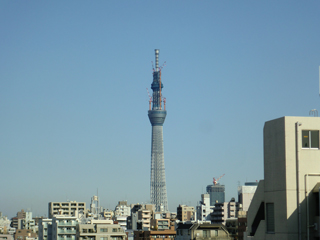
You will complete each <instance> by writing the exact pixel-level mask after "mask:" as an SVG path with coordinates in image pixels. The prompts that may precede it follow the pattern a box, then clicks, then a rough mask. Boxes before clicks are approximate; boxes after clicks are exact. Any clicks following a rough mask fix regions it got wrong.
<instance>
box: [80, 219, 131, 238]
mask: <svg viewBox="0 0 320 240" xmlns="http://www.w3.org/2000/svg"><path fill="white" fill-rule="evenodd" d="M126 239H127V235H126V233H125V231H124V230H123V228H122V227H121V226H120V225H119V224H113V222H112V221H111V220H91V221H90V222H89V223H88V224H79V225H78V226H77V240H126Z"/></svg>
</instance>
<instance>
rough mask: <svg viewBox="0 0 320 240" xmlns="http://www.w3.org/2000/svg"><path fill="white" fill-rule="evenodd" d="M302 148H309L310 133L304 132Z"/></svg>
mask: <svg viewBox="0 0 320 240" xmlns="http://www.w3.org/2000/svg"><path fill="white" fill-rule="evenodd" d="M302 147H303V148H309V131H302Z"/></svg>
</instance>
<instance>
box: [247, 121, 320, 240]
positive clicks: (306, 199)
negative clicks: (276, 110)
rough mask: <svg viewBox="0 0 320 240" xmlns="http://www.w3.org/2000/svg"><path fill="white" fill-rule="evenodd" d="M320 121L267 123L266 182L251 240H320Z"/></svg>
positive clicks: (252, 218)
mask: <svg viewBox="0 0 320 240" xmlns="http://www.w3.org/2000/svg"><path fill="white" fill-rule="evenodd" d="M319 131H320V118H318V117H282V118H279V119H275V120H272V121H268V122H266V123H265V125H264V130H263V134H264V136H263V139H264V180H261V181H260V182H259V185H258V188H257V190H256V193H255V195H254V197H253V199H252V202H251V205H250V207H249V210H248V215H247V221H248V222H247V232H246V235H247V238H246V239H266V240H276V239H277V240H282V239H283V240H284V239H285V240H296V239H297V240H298V239H319V238H318V237H319V229H320V227H319V223H320V221H319V186H320V184H319V182H320V151H319Z"/></svg>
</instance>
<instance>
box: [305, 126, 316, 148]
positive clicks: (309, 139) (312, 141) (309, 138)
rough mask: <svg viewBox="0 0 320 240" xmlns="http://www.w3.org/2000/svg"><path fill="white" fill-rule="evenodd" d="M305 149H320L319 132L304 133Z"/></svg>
mask: <svg viewBox="0 0 320 240" xmlns="http://www.w3.org/2000/svg"><path fill="white" fill-rule="evenodd" d="M302 147H303V148H319V131H306V130H304V131H302Z"/></svg>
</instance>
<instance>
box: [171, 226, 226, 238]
mask: <svg viewBox="0 0 320 240" xmlns="http://www.w3.org/2000/svg"><path fill="white" fill-rule="evenodd" d="M176 231H177V235H176V238H175V240H214V239H216V240H231V239H232V238H231V237H230V236H229V232H228V231H227V229H226V228H225V226H223V225H222V224H210V223H190V222H189V223H178V224H177V227H176Z"/></svg>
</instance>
